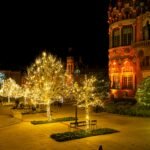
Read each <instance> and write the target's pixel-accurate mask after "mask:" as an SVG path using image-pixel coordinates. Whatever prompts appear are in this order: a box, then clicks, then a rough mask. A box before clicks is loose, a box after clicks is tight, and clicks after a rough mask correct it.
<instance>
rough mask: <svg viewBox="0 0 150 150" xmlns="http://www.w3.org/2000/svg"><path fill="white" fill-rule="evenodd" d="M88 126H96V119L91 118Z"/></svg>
mask: <svg viewBox="0 0 150 150" xmlns="http://www.w3.org/2000/svg"><path fill="white" fill-rule="evenodd" d="M90 126H91V128H92V127H94V126H95V127H97V120H91V121H90Z"/></svg>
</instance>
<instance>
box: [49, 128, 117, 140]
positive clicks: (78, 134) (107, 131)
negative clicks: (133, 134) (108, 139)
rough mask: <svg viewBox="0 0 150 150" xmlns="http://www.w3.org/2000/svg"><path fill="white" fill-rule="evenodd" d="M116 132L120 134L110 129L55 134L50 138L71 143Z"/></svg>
mask: <svg viewBox="0 0 150 150" xmlns="http://www.w3.org/2000/svg"><path fill="white" fill-rule="evenodd" d="M115 132H119V131H117V130H114V129H109V128H100V129H94V130H79V131H74V132H64V133H55V134H52V135H50V137H51V138H53V139H54V140H56V141H58V142H63V141H69V140H74V139H80V138H85V137H91V136H97V135H104V134H111V133H115Z"/></svg>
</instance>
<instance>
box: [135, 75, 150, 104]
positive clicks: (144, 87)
mask: <svg viewBox="0 0 150 150" xmlns="http://www.w3.org/2000/svg"><path fill="white" fill-rule="evenodd" d="M135 97H136V99H137V101H138V103H139V104H144V105H150V76H149V77H147V78H145V79H144V80H143V81H142V82H141V83H140V84H139V86H138V88H137V91H136V95H135Z"/></svg>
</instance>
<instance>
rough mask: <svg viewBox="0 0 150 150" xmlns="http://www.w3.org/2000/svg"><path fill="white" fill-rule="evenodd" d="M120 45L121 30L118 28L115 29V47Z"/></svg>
mask: <svg viewBox="0 0 150 150" xmlns="http://www.w3.org/2000/svg"><path fill="white" fill-rule="evenodd" d="M119 45H120V31H119V29H118V28H116V29H114V30H113V47H117V46H119Z"/></svg>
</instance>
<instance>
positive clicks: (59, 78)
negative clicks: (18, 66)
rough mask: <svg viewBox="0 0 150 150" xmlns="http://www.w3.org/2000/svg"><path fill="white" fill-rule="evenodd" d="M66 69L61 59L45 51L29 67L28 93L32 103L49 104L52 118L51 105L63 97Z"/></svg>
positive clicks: (48, 111)
mask: <svg viewBox="0 0 150 150" xmlns="http://www.w3.org/2000/svg"><path fill="white" fill-rule="evenodd" d="M63 85H64V70H63V67H62V64H61V62H60V61H58V60H57V59H56V58H55V57H54V56H52V55H51V54H47V53H46V52H43V53H42V55H41V56H40V57H38V58H37V59H36V60H35V63H34V64H33V65H31V67H30V68H28V74H27V77H26V88H28V89H29V91H30V93H27V90H25V91H26V96H28V97H29V98H30V99H32V103H35V104H37V103H45V104H47V115H48V117H49V119H51V112H50V105H51V104H52V103H53V102H54V101H56V100H58V97H60V96H61V97H63V93H64V92H63V90H64V88H63Z"/></svg>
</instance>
